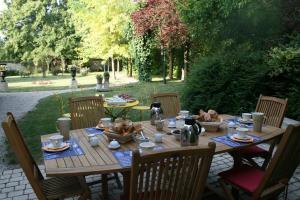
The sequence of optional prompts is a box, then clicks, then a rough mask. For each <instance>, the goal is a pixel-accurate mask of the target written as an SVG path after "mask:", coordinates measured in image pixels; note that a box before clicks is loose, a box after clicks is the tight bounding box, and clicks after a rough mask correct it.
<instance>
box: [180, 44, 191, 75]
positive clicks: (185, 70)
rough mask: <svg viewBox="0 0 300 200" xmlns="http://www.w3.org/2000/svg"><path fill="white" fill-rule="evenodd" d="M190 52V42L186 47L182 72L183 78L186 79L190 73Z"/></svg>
mask: <svg viewBox="0 0 300 200" xmlns="http://www.w3.org/2000/svg"><path fill="white" fill-rule="evenodd" d="M189 54H190V45H189V43H186V45H185V47H184V53H183V56H184V58H183V59H184V63H183V69H182V74H181V80H185V78H186V76H187V73H188V68H189V59H190V58H189Z"/></svg>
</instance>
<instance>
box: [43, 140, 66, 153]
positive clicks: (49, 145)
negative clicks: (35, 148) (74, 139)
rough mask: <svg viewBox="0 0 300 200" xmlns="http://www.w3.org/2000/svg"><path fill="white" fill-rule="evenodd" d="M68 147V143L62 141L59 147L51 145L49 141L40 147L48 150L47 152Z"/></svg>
mask: <svg viewBox="0 0 300 200" xmlns="http://www.w3.org/2000/svg"><path fill="white" fill-rule="evenodd" d="M69 147H70V144H69V143H65V142H63V143H62V144H61V146H60V147H53V144H51V143H50V144H48V145H46V146H44V147H42V149H43V150H44V151H48V152H59V151H64V150H66V149H68V148H69Z"/></svg>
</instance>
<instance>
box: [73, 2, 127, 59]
mask: <svg viewBox="0 0 300 200" xmlns="http://www.w3.org/2000/svg"><path fill="white" fill-rule="evenodd" d="M70 4H71V12H72V19H73V21H74V23H75V26H76V30H77V32H78V33H79V34H81V35H82V36H84V37H83V41H82V43H81V47H80V48H79V49H78V50H79V54H80V56H81V57H82V58H83V59H84V60H88V59H89V58H102V59H105V60H106V59H108V58H109V57H111V56H113V55H119V56H121V57H128V56H129V52H128V42H127V41H126V38H125V37H124V30H125V27H126V26H127V23H128V22H129V14H128V12H129V11H130V10H131V7H132V5H133V4H132V2H131V1H130V0H124V1H119V0H111V1H107V0H72V1H70Z"/></svg>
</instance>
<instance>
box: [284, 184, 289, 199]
mask: <svg viewBox="0 0 300 200" xmlns="http://www.w3.org/2000/svg"><path fill="white" fill-rule="evenodd" d="M288 191H289V184H287V185H286V187H285V189H284V197H283V198H284V200H287V196H288Z"/></svg>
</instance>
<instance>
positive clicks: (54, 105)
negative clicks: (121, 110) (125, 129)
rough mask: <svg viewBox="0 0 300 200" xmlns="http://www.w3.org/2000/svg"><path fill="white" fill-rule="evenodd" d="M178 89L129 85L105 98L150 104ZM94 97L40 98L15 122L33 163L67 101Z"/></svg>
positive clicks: (133, 117) (11, 158)
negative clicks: (156, 96) (129, 98)
mask: <svg viewBox="0 0 300 200" xmlns="http://www.w3.org/2000/svg"><path fill="white" fill-rule="evenodd" d="M182 88H183V83H182V82H179V81H169V82H168V84H166V85H164V84H163V83H161V82H151V83H133V84H129V85H125V86H120V87H114V88H113V89H112V91H110V92H106V93H105V97H110V96H113V95H114V94H121V93H127V94H129V95H132V96H134V97H136V98H137V99H138V100H139V101H140V105H150V100H149V96H150V95H151V94H152V93H156V92H178V93H179V94H180V93H181V90H182ZM95 94H96V92H95V90H84V91H79V92H72V93H64V94H60V95H53V96H49V97H47V98H44V99H42V100H41V101H40V102H39V103H38V105H37V106H36V108H35V109H34V110H32V111H30V112H28V113H27V114H26V116H25V117H24V118H23V119H21V120H19V121H18V125H19V127H20V129H21V130H22V133H23V135H24V138H25V141H26V143H27V145H28V147H29V149H30V151H31V152H32V154H33V155H34V157H35V158H36V159H37V160H39V159H41V146H40V136H41V135H44V134H49V133H54V132H56V128H55V127H56V119H57V118H59V117H60V116H61V114H60V113H61V109H63V110H64V112H65V113H67V112H69V105H68V99H69V98H70V97H77V96H94V95H95ZM62 102H63V103H62ZM129 118H130V119H131V120H132V121H138V120H139V113H138V112H137V111H133V110H132V111H130V113H129ZM144 119H149V112H144ZM8 154H9V155H8V156H7V158H8V159H9V160H8V162H10V163H14V162H15V158H14V156H13V154H12V153H11V152H8Z"/></svg>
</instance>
